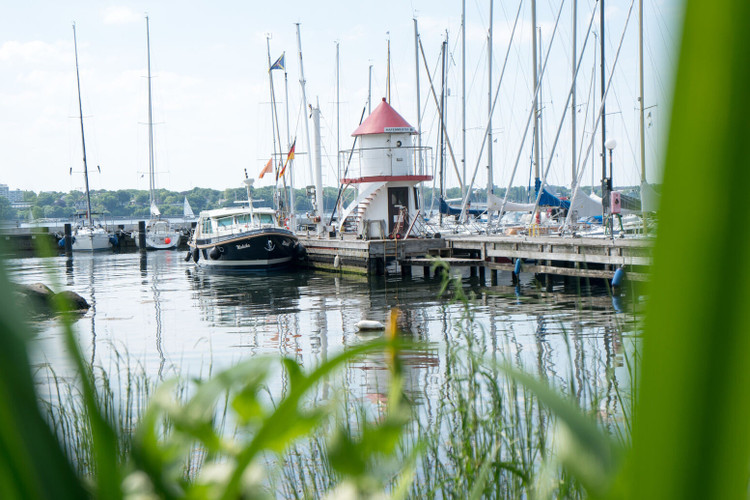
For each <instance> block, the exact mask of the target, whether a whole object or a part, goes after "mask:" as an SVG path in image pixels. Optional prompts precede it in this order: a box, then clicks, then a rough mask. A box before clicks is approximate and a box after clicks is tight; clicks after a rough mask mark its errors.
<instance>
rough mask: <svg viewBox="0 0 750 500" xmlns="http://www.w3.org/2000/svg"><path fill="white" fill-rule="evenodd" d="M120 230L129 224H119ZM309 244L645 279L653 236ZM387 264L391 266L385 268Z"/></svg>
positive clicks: (373, 267)
mask: <svg viewBox="0 0 750 500" xmlns="http://www.w3.org/2000/svg"><path fill="white" fill-rule="evenodd" d="M118 229H120V231H123V229H125V228H124V227H123V226H119V228H118ZM298 237H299V240H300V242H301V243H302V244H303V245H304V246H305V248H306V249H307V255H308V257H309V259H308V266H309V267H311V268H313V269H325V270H329V271H340V272H353V273H359V274H385V273H386V272H393V270H394V269H395V270H396V271H397V272H398V271H399V270H400V272H401V273H402V274H404V275H409V274H411V272H412V268H413V267H422V268H423V270H424V271H423V272H424V274H425V275H429V273H430V267H431V266H432V264H433V263H434V261H435V259H436V258H440V259H442V260H443V261H445V262H446V263H447V264H449V265H450V266H451V267H455V268H466V267H468V268H470V270H471V275H472V276H474V275H477V274H478V275H479V276H480V277H482V276H484V275H485V272H486V271H487V270H489V271H490V272H491V273H492V281H493V282H495V281H496V280H497V272H498V271H508V272H513V271H515V269H516V261H517V260H518V259H521V271H522V272H527V273H534V274H536V275H541V276H544V275H548V276H549V275H559V276H571V277H577V278H593V279H611V278H612V277H613V276H614V273H615V271H617V269H619V268H620V267H622V268H624V269H625V271H626V273H627V276H628V279H630V280H633V281H645V280H647V279H648V271H649V268H650V266H651V247H652V244H653V240H652V239H651V238H615V239H611V238H572V237H558V236H515V235H514V236H495V235H445V234H444V235H443V237H442V238H408V239H403V240H402V239H372V240H365V239H358V238H356V237H353V236H352V235H344V236H342V235H341V234H337V235H336V236H335V237H328V236H324V237H318V236H315V235H313V234H298ZM37 238H42V239H44V240H46V241H48V243H47V244H48V245H50V246H51V247H53V248H54V247H55V246H56V243H57V239H56V234H55V233H54V228H37V229H35V230H34V231H33V232H32V230H30V229H17V228H4V229H3V230H2V231H0V239H2V240H3V241H2V243H1V244H0V248H3V249H4V251H5V252H6V253H7V254H13V253H15V252H19V251H20V252H22V253H28V252H32V251H33V250H34V248H35V247H36V244H37V242H36V240H37ZM120 245H121V248H122V249H130V248H133V249H135V248H136V244H135V242H134V241H133V240H132V239H131V238H130V237H129V236H127V237H123V238H122V240H121V243H120ZM386 268H387V271H386Z"/></svg>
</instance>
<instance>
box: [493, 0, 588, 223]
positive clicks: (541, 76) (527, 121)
mask: <svg viewBox="0 0 750 500" xmlns="http://www.w3.org/2000/svg"><path fill="white" fill-rule="evenodd" d="M564 5H565V1H564V0H563V2H561V3H560V10H559V12H558V13H557V20H556V21H555V27H554V29H553V30H552V37H551V38H550V44H549V47H547V54H546V55H545V56H544V64H543V65H542V71H541V72H540V75H539V81H538V82H537V84H536V91H535V92H534V102H536V100H537V96H538V95H539V89H540V88H541V81H542V78H543V77H544V74H545V73H546V70H547V62H548V61H549V56H550V53H551V51H552V44H553V42H554V40H555V35H556V34H557V27H558V25H559V23H560V16H561V15H562V11H563V6H564ZM595 14H596V10H592V11H591V19H589V29H588V30H587V34H586V39H585V40H584V42H583V47H584V48H585V47H586V43H587V42H588V39H589V35H588V33H589V32H590V31H591V25H592V23H593V22H594V16H595ZM582 61H583V49H582V50H581V57H580V58H579V59H578V65H577V66H576V75H577V74H578V70H579V69H580V67H581V62H582ZM574 81H575V80H574ZM572 88H573V83H572V82H571V90H570V91H568V101H569V100H570V97H571V95H572ZM568 101H566V104H565V111H564V112H563V119H564V118H565V113H566V112H567V109H568V104H567V103H568ZM534 108H535V106H533V105H532V106H531V110H530V112H529V116H528V118H527V120H526V127H525V128H524V133H523V138H522V141H521V146H520V148H519V149H518V156H517V157H516V164H515V165H514V167H513V173H512V174H511V178H510V182H509V184H508V189H507V190H506V191H505V196H504V197H503V202H502V204H501V205H500V212H499V214H498V217H497V223H496V224H500V219H502V218H503V213H504V212H505V205H506V203H507V201H508V192H509V191H510V186H511V185H512V184H513V178H514V177H515V175H516V169H517V168H518V162H519V160H520V157H521V152H522V150H523V145H524V142H525V141H526V135H527V134H528V130H529V123H531V118H532V116H533V115H534V113H535V112H536V110H535V109H534ZM561 129H562V127H560V129H558V132H557V136H556V138H555V145H557V139H558V138H559V137H560V131H561ZM553 151H554V149H553ZM551 164H552V157H550V158H549V159H548V164H547V165H548V166H547V170H549V165H551ZM546 177H547V173H546V171H545V174H544V178H545V179H543V180H542V183H541V186H540V189H539V193H537V203H535V208H534V211H536V205H537V204H538V202H539V198H540V197H541V193H542V190H543V188H544V180H546ZM529 190H530V189H529Z"/></svg>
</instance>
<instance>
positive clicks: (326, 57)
mask: <svg viewBox="0 0 750 500" xmlns="http://www.w3.org/2000/svg"><path fill="white" fill-rule="evenodd" d="M578 3H579V8H578V26H579V28H578V30H579V35H578V37H579V51H580V45H581V44H582V41H583V38H584V36H585V31H586V27H587V25H588V20H589V17H590V16H591V13H592V9H594V5H595V3H594V2H593V0H580V1H579V2H578ZM646 3H647V5H646V8H645V16H646V29H645V32H646V71H645V76H646V98H645V101H644V102H645V103H646V106H648V107H649V110H648V113H650V117H649V118H648V119H647V131H646V134H647V157H648V164H649V165H648V168H649V174H648V176H649V180H650V181H652V182H653V181H655V180H657V175H658V174H657V164H658V161H659V158H660V155H661V154H663V140H662V137H663V135H664V133H665V129H666V125H667V118H668V108H669V102H668V98H669V95H670V93H671V90H670V89H671V79H672V73H673V69H674V65H675V64H676V54H675V46H676V44H677V43H678V41H679V28H678V26H679V20H680V19H679V18H680V15H681V14H680V12H681V11H680V9H679V8H678V6H677V4H678V3H679V2H677V1H676V0H652V1H649V2H646ZM489 5H490V2H489V1H488V0H483V1H476V0H475V1H468V2H467V6H466V23H467V29H466V34H467V49H466V52H467V54H466V75H467V76H466V94H467V112H466V116H467V126H466V128H467V141H466V165H467V170H468V171H469V175H471V173H472V172H473V170H474V167H475V166H476V165H477V164H480V168H479V169H478V175H477V181H476V182H475V185H479V186H480V187H484V186H485V185H486V182H487V178H486V170H485V168H484V165H485V164H486V159H484V158H480V157H479V156H478V155H479V146H480V144H481V138H482V134H483V131H484V129H485V127H486V125H487V107H488V104H487V100H488V97H487V93H488V90H487V79H488V75H487V32H488V28H489ZM630 5H631V2H630V1H619V0H618V1H614V0H608V1H607V9H606V14H607V25H606V37H605V40H606V41H607V48H606V51H607V58H608V60H607V66H608V71H611V69H612V67H611V64H612V63H613V60H614V54H615V52H616V50H617V47H618V45H619V44H620V37H621V36H622V33H623V29H624V27H625V20H626V17H627V14H628V10H629V8H630ZM571 6H572V2H571V1H570V0H568V1H567V2H566V3H565V4H564V6H563V11H562V16H561V18H560V24H559V26H558V30H557V32H555V34H554V39H553V40H552V50H551V52H550V62H549V63H548V67H547V70H546V73H545V76H544V79H543V82H544V83H543V85H542V107H543V112H542V120H543V122H542V123H543V138H542V144H543V148H542V149H543V156H544V162H545V164H546V162H547V160H548V156H550V151H551V148H552V144H553V142H554V138H555V135H556V132H557V129H558V126H559V124H560V120H561V117H562V111H563V107H564V104H565V99H566V97H567V92H568V89H569V86H570V83H571V64H572V63H571V58H572V54H571V50H572V49H571V33H572V26H571ZM559 8H560V2H559V1H558V0H540V1H539V7H538V23H537V24H538V25H539V26H540V27H541V40H542V47H543V51H546V50H547V47H548V46H549V44H550V40H551V39H552V36H553V28H554V25H555V19H556V15H557V10H558V9H559ZM517 9H518V3H516V2H506V1H503V2H499V1H496V2H494V24H493V27H494V43H493V61H494V62H493V64H494V69H493V82H494V83H493V87H494V86H495V85H497V81H498V78H499V74H500V68H501V67H502V65H503V61H504V60H505V56H506V51H507V49H508V43H509V40H510V33H511V28H512V26H513V21H514V19H515V15H516V10H517ZM146 14H148V15H149V19H150V25H151V57H152V73H153V76H154V78H153V96H154V100H153V111H154V121H155V122H156V125H155V141H156V145H155V154H156V165H157V184H158V186H159V187H164V188H167V189H171V190H187V189H191V188H193V187H210V188H217V189H223V188H226V187H235V186H239V185H240V181H241V179H242V177H243V176H244V173H243V170H244V169H245V168H246V169H247V170H248V173H249V175H250V176H251V177H257V174H258V173H259V172H260V170H261V169H262V167H263V165H264V164H265V163H266V161H268V159H269V158H270V156H271V154H272V153H273V142H272V131H271V113H270V104H269V102H270V90H269V80H268V71H267V69H268V61H267V59H268V54H267V50H266V43H267V42H266V40H267V36H268V35H270V36H271V39H270V45H271V58H272V59H274V60H275V59H276V58H277V57H278V56H280V55H281V53H282V52H284V51H286V65H287V71H288V79H289V80H288V83H289V115H290V122H291V127H290V128H291V135H292V136H296V137H298V140H297V144H298V147H297V151H298V153H303V152H304V151H305V149H306V147H305V142H306V141H305V139H304V134H305V128H304V122H303V120H304V115H303V113H302V111H301V110H302V106H301V92H300V83H299V78H300V67H299V56H298V52H297V40H296V29H295V23H300V26H301V38H302V51H303V58H304V59H303V60H304V70H305V77H306V80H307V96H308V101H309V102H310V104H315V103H316V102H317V103H319V105H320V109H321V114H322V127H321V128H322V135H323V154H324V160H323V165H324V183H325V184H326V185H335V183H336V176H335V164H336V155H335V151H336V148H337V139H336V121H337V120H336V104H335V103H336V78H335V74H336V67H335V55H336V42H338V43H339V44H340V61H341V77H340V79H341V86H340V110H341V111H340V136H339V141H338V142H339V145H340V148H341V149H346V148H348V147H349V146H350V144H351V140H352V139H351V132H352V131H353V130H354V129H355V128H356V127H357V125H358V122H359V117H360V114H361V112H362V109H363V107H364V106H365V103H366V100H367V94H368V67H369V66H370V65H372V67H373V70H372V87H373V92H372V94H373V101H374V104H377V102H378V101H379V100H380V98H381V97H382V96H384V95H385V92H386V88H385V87H386V47H387V40H388V39H390V40H391V57H392V67H393V70H392V88H391V94H392V100H391V104H392V105H393V106H394V108H396V110H397V111H399V113H401V115H402V116H404V117H405V118H406V119H407V120H408V121H409V122H410V123H411V124H412V125H413V126H415V127H416V126H417V121H418V120H417V116H416V115H417V106H416V92H415V55H414V53H415V47H414V21H413V19H414V17H416V18H417V20H418V22H419V28H420V34H421V37H422V43H423V45H424V50H425V54H426V58H427V63H428V65H429V67H430V68H431V72H432V71H437V73H436V74H435V75H434V78H436V84H437V80H439V76H438V75H439V66H438V61H439V51H440V44H441V41H442V39H443V38H444V37H445V35H446V33H447V36H448V43H449V50H450V55H449V67H448V81H449V88H450V97H449V98H448V104H447V110H448V121H447V124H448V131H449V134H450V136H451V142H452V145H453V149H454V153H455V155H456V160H457V162H459V167H458V168H459V170H461V168H462V167H461V166H460V162H461V158H462V151H463V147H462V134H461V128H462V126H461V69H462V64H461V63H462V59H461V44H460V41H461V30H460V23H461V2H459V1H457V0H454V1H440V0H438V1H435V0H429V1H427V0H412V1H404V0H401V1H399V0H383V1H380V2H333V1H318V2H302V1H277V2H263V3H262V4H261V3H259V2H241V1H219V2H199V1H194V0H187V1H185V0H183V1H179V2H177V1H156V2H154V1H151V2H147V1H132V2H125V1H123V2H111V1H93V0H92V1H71V2H59V1H51V0H50V1H39V0H28V1H19V2H5V3H4V5H3V7H2V8H0V33H1V34H2V35H0V36H1V37H2V38H0V183H3V184H8V185H9V186H10V188H11V189H17V188H20V189H27V190H34V191H37V192H38V191H49V190H58V191H68V190H70V189H80V188H82V186H83V179H82V175H81V172H82V169H83V166H82V161H81V156H82V155H81V138H80V125H79V122H78V96H77V92H76V80H75V62H74V50H73V31H72V27H71V26H72V23H73V22H74V21H75V23H76V30H77V35H78V52H79V62H80V71H81V91H82V94H83V96H82V97H83V114H84V119H85V120H84V123H85V134H86V149H87V156H88V161H89V163H88V164H89V169H90V172H91V171H93V173H92V174H91V176H90V177H91V185H92V188H95V189H96V188H104V189H121V188H140V189H147V188H148V175H147V174H146V172H147V170H148V141H147V137H148V135H147V126H146V125H145V123H146V122H147V120H148V119H147V116H148V115H147V79H146V78H145V76H146V24H145V15H146ZM596 19H597V20H598V14H597V15H596ZM637 20H638V19H637V3H636V6H635V8H634V9H633V12H632V14H631V19H630V21H629V25H628V28H627V31H626V35H625V39H624V40H625V41H624V44H623V48H622V54H621V56H620V61H619V62H618V65H617V67H615V70H614V74H615V77H614V80H613V82H614V83H613V92H612V95H611V96H610V97H608V100H607V113H608V117H607V120H608V121H607V130H608V131H609V132H610V133H609V134H608V135H609V136H611V137H615V138H616V139H617V140H618V147H617V148H616V150H615V157H614V161H615V184H616V185H623V184H635V183H637V182H638V175H639V168H640V167H639V165H638V157H639V150H638V126H637V112H636V108H637V95H638V71H637V68H638V67H637ZM594 24H595V29H596V30H597V33H598V27H597V25H598V22H595V23H594ZM531 32H532V29H531V16H530V2H529V1H528V0H526V1H525V2H524V3H523V6H522V10H521V18H520V21H519V25H518V31H517V34H516V37H515V38H514V41H513V44H512V45H511V50H510V53H509V57H508V62H507V69H506V72H505V75H504V80H503V84H502V86H501V93H500V98H499V100H498V105H497V108H496V111H495V114H494V116H493V131H494V139H495V141H494V142H493V158H494V164H495V179H494V181H495V184H497V185H505V184H506V183H507V182H508V180H509V179H510V171H511V170H512V169H513V166H514V164H515V162H516V158H517V157H519V156H520V161H519V166H518V173H517V174H516V178H515V181H514V184H518V185H526V184H527V183H528V181H529V171H530V159H529V157H530V154H531V146H530V144H529V142H528V138H527V140H526V143H525V144H524V145H523V146H521V138H522V133H523V128H524V127H523V125H524V124H525V122H526V119H527V116H528V112H529V109H530V106H531V99H532V89H531V48H530V47H531ZM594 42H595V39H594V38H593V37H592V38H591V39H590V41H589V44H588V47H587V49H586V51H585V52H584V53H583V54H584V55H583V62H582V66H581V73H580V76H579V82H578V92H577V96H578V97H577V98H578V102H579V105H580V106H579V108H578V113H577V116H578V117H579V118H578V121H579V124H578V130H577V142H578V144H579V146H578V147H579V148H580V147H581V145H583V146H584V151H585V149H586V146H587V144H588V142H587V141H589V140H590V137H591V124H592V118H591V116H592V113H593V110H592V108H591V107H590V104H591V103H592V99H591V98H590V95H591V92H590V90H589V89H590V86H591V75H592V73H593V71H594V64H595V59H594V51H593V46H594ZM597 51H598V48H597ZM596 71H597V78H598V69H597V70H596ZM273 74H274V79H275V83H276V94H277V97H278V101H279V106H280V107H279V113H280V115H281V117H282V119H283V117H284V116H285V111H284V109H285V108H284V102H283V101H284V97H283V96H284V85H283V73H282V72H278V71H274V73H273ZM420 78H421V88H422V92H421V97H422V102H423V126H422V129H423V137H424V142H425V144H426V145H429V146H432V147H433V148H435V146H436V143H437V137H438V134H437V118H436V116H437V114H436V111H435V106H434V104H433V103H432V101H431V97H430V95H429V94H428V80H427V77H426V73H425V71H424V68H423V67H422V68H421V75H420ZM598 85H599V83H598V80H597V83H596V86H597V91H596V93H597V95H598ZM438 90H439V89H438ZM597 99H598V98H597ZM595 105H597V106H598V101H596V102H595ZM584 117H585V119H584ZM282 125H284V128H285V124H284V123H282ZM285 136H286V134H285V133H284V129H282V138H283V141H284V142H286V137H285ZM570 143H571V131H570V124H569V116H568V118H567V119H566V120H565V122H564V124H563V129H562V133H561V136H560V140H559V145H558V146H557V149H556V151H555V154H554V155H553V156H552V159H553V162H552V167H551V169H550V176H549V181H550V182H551V183H553V184H565V185H567V184H570V179H571V173H570V170H571V159H570V158H571V155H570V151H571V146H570ZM596 143H597V145H598V141H596ZM284 147H286V144H284ZM433 154H434V152H433ZM598 155H599V151H598V149H596V148H595V150H594V151H593V155H592V156H593V160H595V161H599V160H598ZM485 156H486V153H485V154H483V157H485ZM591 163H592V159H590V160H589V161H588V162H587V168H588V169H591ZM97 165H99V166H101V174H100V173H98V172H96V166H97ZM71 168H72V169H73V175H70V173H69V171H70V169H71ZM294 168H295V169H296V170H295V172H298V177H297V179H296V181H295V182H296V183H297V185H298V187H300V186H302V185H304V184H307V183H310V175H309V172H308V166H307V160H306V158H305V157H304V155H301V154H300V155H298V157H297V162H296V164H295V166H294ZM449 169H450V170H451V171H452V170H453V167H452V166H449ZM589 172H590V170H589ZM144 174H146V175H144ZM584 178H585V179H589V180H588V181H587V182H588V183H590V178H591V174H590V173H587V174H585V175H584ZM597 182H598V175H597ZM270 183H271V180H269V177H268V176H266V177H265V178H264V179H263V180H262V181H259V182H258V185H267V184H270ZM448 184H449V185H457V182H456V179H455V174H453V173H449V174H448Z"/></svg>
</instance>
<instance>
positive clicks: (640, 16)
mask: <svg viewBox="0 0 750 500" xmlns="http://www.w3.org/2000/svg"><path fill="white" fill-rule="evenodd" d="M638 68H639V69H638V72H639V74H640V82H639V85H640V96H639V97H638V101H639V103H640V106H639V108H640V115H641V116H640V119H641V130H640V132H641V184H644V183H645V182H646V127H645V125H646V123H645V121H646V120H645V118H644V114H645V111H646V108H645V103H644V101H643V0H638Z"/></svg>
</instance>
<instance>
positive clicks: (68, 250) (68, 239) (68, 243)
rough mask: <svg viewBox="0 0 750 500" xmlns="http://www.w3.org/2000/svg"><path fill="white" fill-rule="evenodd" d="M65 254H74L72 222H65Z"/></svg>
mask: <svg viewBox="0 0 750 500" xmlns="http://www.w3.org/2000/svg"><path fill="white" fill-rule="evenodd" d="M64 241H65V243H64V246H65V255H67V256H68V257H70V256H71V255H73V231H72V227H71V225H70V223H67V224H65V238H64Z"/></svg>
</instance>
